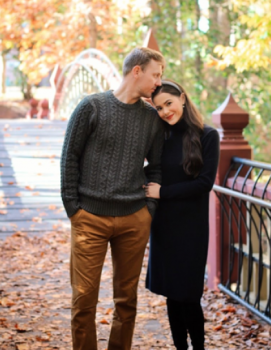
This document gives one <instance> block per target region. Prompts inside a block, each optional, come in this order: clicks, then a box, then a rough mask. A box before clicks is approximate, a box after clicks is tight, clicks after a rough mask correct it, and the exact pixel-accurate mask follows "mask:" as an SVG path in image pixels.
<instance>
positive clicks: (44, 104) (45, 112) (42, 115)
mask: <svg viewBox="0 0 271 350" xmlns="http://www.w3.org/2000/svg"><path fill="white" fill-rule="evenodd" d="M49 118H50V111H49V102H48V100H47V99H46V98H45V99H43V100H41V101H40V103H39V111H38V114H37V119H49Z"/></svg>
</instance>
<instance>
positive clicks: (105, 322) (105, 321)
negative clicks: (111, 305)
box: [100, 318, 109, 324]
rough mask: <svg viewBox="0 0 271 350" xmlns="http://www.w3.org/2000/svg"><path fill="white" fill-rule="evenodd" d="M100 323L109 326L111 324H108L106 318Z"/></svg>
mask: <svg viewBox="0 0 271 350" xmlns="http://www.w3.org/2000/svg"><path fill="white" fill-rule="evenodd" d="M100 323H101V324H109V322H108V321H107V320H106V319H105V318H103V319H102V320H101V321H100Z"/></svg>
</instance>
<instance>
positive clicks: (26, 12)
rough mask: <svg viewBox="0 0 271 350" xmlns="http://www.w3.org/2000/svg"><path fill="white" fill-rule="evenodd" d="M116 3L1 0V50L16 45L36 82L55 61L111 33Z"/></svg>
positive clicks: (67, 59)
mask: <svg viewBox="0 0 271 350" xmlns="http://www.w3.org/2000/svg"><path fill="white" fill-rule="evenodd" d="M115 6H116V5H112V2H111V1H108V0H99V1H98V0H46V1H45V0H0V8H1V21H0V51H2V52H7V51H8V50H10V49H12V48H15V49H17V50H18V53H19V60H20V62H21V65H20V69H21V70H22V71H23V72H24V73H25V74H26V75H27V77H28V80H29V83H32V84H36V83H39V82H40V80H41V78H43V77H45V76H46V75H47V74H48V73H49V71H50V70H51V69H52V68H53V67H54V66H55V64H56V63H59V64H60V66H62V67H63V66H65V65H66V64H67V63H69V62H71V61H72V60H73V59H74V58H75V57H76V56H77V55H78V54H79V53H80V52H81V51H83V50H85V49H87V48H89V47H93V46H96V40H97V38H99V42H100V43H101V42H102V41H103V39H105V41H106V40H107V39H108V37H110V36H112V33H113V32H115V27H116V26H117V20H118V18H117V16H120V15H121V13H120V12H119V11H115V10H116V8H115ZM116 13H118V15H117V14H116ZM99 47H101V45H99Z"/></svg>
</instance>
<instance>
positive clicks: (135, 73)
mask: <svg viewBox="0 0 271 350" xmlns="http://www.w3.org/2000/svg"><path fill="white" fill-rule="evenodd" d="M141 72H142V69H141V67H140V66H134V67H133V69H132V74H133V76H134V77H135V78H136V77H138V76H139V74H140V73H141Z"/></svg>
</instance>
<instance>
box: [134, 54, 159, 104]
mask: <svg viewBox="0 0 271 350" xmlns="http://www.w3.org/2000/svg"><path fill="white" fill-rule="evenodd" d="M162 74H163V65H162V63H161V62H157V61H154V60H151V61H150V63H149V64H148V65H147V66H146V67H145V69H144V71H143V70H142V69H140V73H139V75H138V81H137V83H138V90H139V94H140V96H141V97H146V98H150V97H151V95H152V93H153V92H154V90H155V89H156V88H157V86H160V85H161V79H162Z"/></svg>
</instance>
